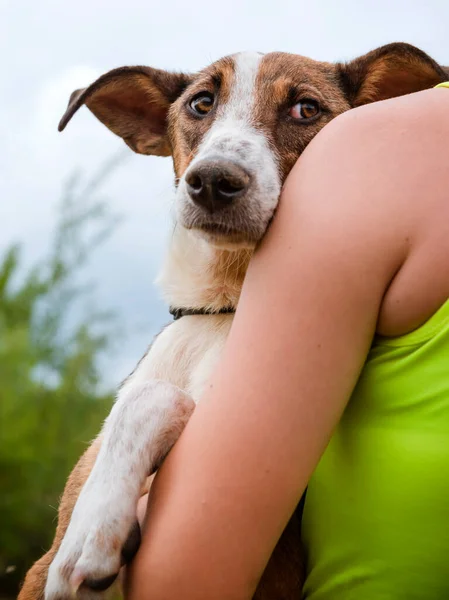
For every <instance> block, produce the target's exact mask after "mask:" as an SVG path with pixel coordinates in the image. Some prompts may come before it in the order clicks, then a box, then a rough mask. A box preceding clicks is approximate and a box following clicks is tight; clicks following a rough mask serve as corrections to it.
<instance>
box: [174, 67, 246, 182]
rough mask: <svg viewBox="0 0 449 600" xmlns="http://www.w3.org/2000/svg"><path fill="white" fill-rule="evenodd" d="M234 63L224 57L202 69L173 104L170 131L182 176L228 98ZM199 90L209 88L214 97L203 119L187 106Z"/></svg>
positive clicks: (178, 171)
mask: <svg viewBox="0 0 449 600" xmlns="http://www.w3.org/2000/svg"><path fill="white" fill-rule="evenodd" d="M234 66H235V65H234V59H233V58H232V57H225V58H222V59H221V60H219V61H217V62H216V63H213V64H212V65H211V66H209V67H207V68H206V69H204V70H203V71H200V72H199V73H198V75H197V76H196V77H195V78H194V79H193V81H192V83H191V84H190V85H189V87H188V88H187V89H186V90H185V92H184V93H183V94H182V95H181V96H180V97H179V98H178V99H177V100H176V102H175V103H174V104H173V106H172V107H171V109H170V113H169V120H168V135H169V138H170V143H171V147H172V150H173V164H174V170H175V174H176V177H177V178H179V177H182V175H183V173H184V172H185V170H186V169H187V167H188V166H189V164H190V162H191V161H192V159H193V158H194V156H195V154H196V151H197V149H198V146H199V144H200V143H201V141H202V140H203V139H204V137H205V135H206V134H207V132H208V130H209V129H210V128H211V127H212V125H213V123H214V120H215V117H216V115H217V112H218V111H219V107H220V106H222V105H223V104H225V103H226V102H227V101H228V99H229V95H230V93H231V88H232V83H233V81H234ZM200 92H209V93H211V94H213V95H214V97H215V103H214V107H213V108H212V110H211V111H210V113H209V114H208V115H207V117H206V118H203V119H201V118H197V117H195V116H194V115H193V114H191V112H190V111H189V109H188V108H187V105H188V103H189V101H190V100H191V99H192V98H193V97H194V96H195V95H196V94H198V93H200Z"/></svg>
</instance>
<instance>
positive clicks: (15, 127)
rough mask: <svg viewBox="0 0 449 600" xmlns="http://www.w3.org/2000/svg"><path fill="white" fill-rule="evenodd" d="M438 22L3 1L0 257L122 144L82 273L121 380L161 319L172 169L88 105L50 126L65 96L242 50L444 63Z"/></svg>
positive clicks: (349, 6) (325, 0) (393, 11)
mask: <svg viewBox="0 0 449 600" xmlns="http://www.w3.org/2000/svg"><path fill="white" fill-rule="evenodd" d="M448 23H449V2H448V1H447V0H440V1H438V0H428V1H427V2H422V0H377V1H375V0H340V1H339V0H320V2H300V1H298V0H276V1H275V2H274V1H266V0H259V1H255V0H250V1H245V0H226V1H225V2H224V1H221V0H216V1H214V0H211V1H210V2H206V3H203V2H200V3H195V2H189V1H187V0H165V1H164V2H161V1H155V0H147V1H143V0H127V1H126V2H125V1H121V2H118V1H117V0H77V1H76V2H64V1H62V0H39V1H36V0H0V57H1V62H2V74H1V79H0V92H1V94H0V253H1V252H2V251H3V250H4V249H5V247H6V246H7V245H9V244H10V243H11V242H13V241H22V242H23V243H24V246H25V250H26V255H25V256H26V259H27V260H32V259H33V258H34V257H39V256H42V255H43V254H44V253H45V251H46V250H47V248H48V240H49V236H50V234H51V231H52V227H53V226H54V219H55V205H56V203H57V200H58V198H59V196H60V192H61V189H62V187H63V184H64V181H66V180H67V178H68V177H69V176H70V174H72V173H73V171H74V170H75V169H80V170H81V171H82V172H83V173H85V174H86V175H87V176H89V175H93V174H94V173H95V171H96V170H97V169H98V168H100V167H101V165H102V164H103V163H104V161H105V160H107V159H110V158H111V157H113V156H115V155H117V154H118V153H120V152H123V156H124V160H123V162H122V163H121V165H120V167H119V168H118V169H117V170H116V171H115V173H114V174H113V175H112V177H111V178H110V179H109V181H108V182H107V184H106V185H105V186H104V190H103V191H104V193H105V194H106V195H107V196H108V198H109V199H110V204H111V208H112V209H113V210H114V211H116V212H118V213H120V214H122V215H123V216H124V222H123V224H122V225H121V227H120V228H119V229H118V231H117V233H116V234H115V235H114V237H113V238H112V239H111V240H110V241H109V242H108V243H107V244H106V245H105V246H104V247H103V248H102V249H101V250H100V251H99V252H97V254H96V257H95V260H94V261H93V264H92V266H91V267H90V271H89V277H90V279H92V280H94V281H95V282H96V288H95V298H96V302H97V304H99V305H101V306H104V307H107V308H115V309H117V310H119V311H120V313H121V314H122V315H123V316H124V318H125V322H126V332H127V335H126V336H125V338H124V340H123V344H120V348H119V349H118V351H117V354H116V356H115V358H114V359H113V360H112V361H111V362H110V363H109V364H108V365H107V367H106V370H107V372H106V373H105V380H106V381H111V382H116V381H118V380H119V379H121V378H122V377H123V376H125V375H126V374H127V372H128V371H129V370H130V369H131V368H132V366H133V365H134V363H135V362H136V361H137V359H138V358H139V356H140V354H141V353H142V352H143V351H144V349H145V346H146V344H147V343H148V342H149V341H150V339H151V337H152V336H153V334H154V333H155V332H156V331H157V330H158V328H159V327H160V326H161V324H163V323H164V322H166V321H167V313H166V308H165V307H164V305H163V303H162V302H161V301H160V300H159V297H158V293H157V290H156V288H155V287H154V285H153V283H152V282H153V280H154V277H155V275H156V273H157V269H158V265H160V262H161V259H162V255H163V251H164V245H165V242H166V238H167V233H168V231H169V226H170V225H169V224H170V219H169V208H170V203H171V200H172V194H173V190H172V180H171V164H170V159H161V158H153V157H142V156H137V155H134V154H133V153H132V152H131V151H128V150H126V147H125V146H124V144H123V142H121V140H119V139H118V138H116V137H114V135H113V134H112V133H110V132H109V131H108V130H107V129H106V128H104V127H103V126H102V125H101V124H100V123H99V122H97V121H96V120H95V118H94V117H93V116H92V115H91V114H90V113H89V112H88V111H87V110H81V111H80V113H79V114H78V115H77V116H76V118H75V119H74V120H73V122H72V123H70V126H69V127H68V128H67V130H66V132H64V134H58V132H57V130H56V127H57V123H58V120H59V118H60V116H61V115H62V113H63V112H64V110H65V107H66V104H67V100H68V97H69V94H70V93H71V92H72V91H73V90H74V89H76V88H78V87H82V86H85V85H87V84H89V83H90V82H92V81H93V80H94V79H95V78H96V77H97V76H98V75H100V74H101V73H103V72H105V71H107V70H109V69H111V68H113V67H117V66H121V65H127V64H128V65H130V64H148V65H151V66H155V67H159V68H167V69H175V70H186V71H194V70H196V69H199V68H201V67H203V66H205V65H207V64H208V63H210V62H212V61H213V60H215V59H217V58H219V57H220V56H223V55H226V54H230V53H233V52H236V51H239V50H260V51H262V52H269V51H272V50H283V51H287V52H294V53H298V54H304V55H308V56H311V57H312V58H316V59H321V60H344V59H349V58H352V57H355V56H357V55H358V54H362V53H364V52H366V51H368V50H370V49H372V48H374V47H376V46H379V45H381V44H384V43H388V42H392V41H407V42H410V43H413V44H415V45H417V46H419V47H421V48H422V49H423V50H425V51H426V52H428V53H429V54H430V55H432V56H433V57H434V58H435V59H436V60H438V61H440V62H441V63H444V64H449V33H448V25H447V24H448ZM448 106H449V104H448Z"/></svg>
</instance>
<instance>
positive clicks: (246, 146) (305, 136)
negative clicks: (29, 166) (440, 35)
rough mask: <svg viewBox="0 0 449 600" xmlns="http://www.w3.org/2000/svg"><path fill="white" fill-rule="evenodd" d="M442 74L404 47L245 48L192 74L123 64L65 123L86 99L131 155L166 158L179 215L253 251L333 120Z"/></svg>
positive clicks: (203, 232)
mask: <svg viewBox="0 0 449 600" xmlns="http://www.w3.org/2000/svg"><path fill="white" fill-rule="evenodd" d="M447 78H448V74H447V72H445V71H444V69H443V68H442V67H440V66H439V65H438V64H437V63H436V62H435V61H434V60H432V59H431V58H430V57H429V56H427V55H426V54H425V53H424V52H422V51H421V50H418V49H417V48H414V47H413V46H410V45H408V44H389V45H387V46H383V47H382V48H379V49H377V50H374V51H373V52H370V53H368V54H366V55H364V56H362V57H360V58H357V59H356V60H354V61H352V62H350V63H346V64H331V63H323V62H317V61H314V60H311V59H309V58H305V57H303V56H297V55H293V54H285V53H280V52H275V53H271V54H265V55H263V54H259V53H246V52H244V53H240V54H235V55H233V56H229V57H226V58H223V59H221V60H219V61H217V62H215V63H213V64H212V65H210V66H209V67H207V68H206V69H204V70H202V71H200V72H199V73H196V74H194V75H186V74H181V73H169V72H166V71H161V70H158V69H153V68H150V67H123V68H119V69H114V70H113V71H110V72H108V73H106V74H105V75H103V76H102V77H100V78H99V79H98V80H97V81H95V82H94V83H93V84H92V85H90V86H89V87H88V88H86V89H84V90H79V91H76V92H74V93H73V94H72V97H71V99H70V103H69V106H68V108H67V111H66V113H65V115H64V116H63V118H62V120H61V123H60V126H59V128H60V130H62V129H64V127H65V126H66V124H67V123H68V122H69V121H70V119H71V118H72V116H73V115H74V113H75V112H76V111H77V110H78V109H79V108H80V107H81V106H82V105H83V104H86V106H87V107H88V108H89V109H90V110H91V111H92V112H93V113H94V115H95V116H96V117H97V118H98V119H99V120H100V121H101V122H102V123H104V124H105V125H106V126H107V127H108V128H109V129H110V130H111V131H113V132H114V133H115V134H117V135H119V136H120V137H122V138H123V139H124V141H125V142H126V143H127V144H128V146H130V147H131V148H132V149H133V150H134V151H135V152H139V153H141V154H154V155H158V156H169V155H171V156H172V157H173V162H174V169H175V176H176V184H177V197H176V203H177V205H176V210H177V217H178V222H179V223H180V224H181V225H182V226H183V227H185V228H187V229H190V230H193V231H195V232H196V233H197V234H198V235H199V236H201V237H204V238H205V239H207V240H208V241H209V242H211V243H212V244H214V245H216V246H218V247H224V248H229V249H231V248H238V247H249V248H251V247H253V246H254V245H255V244H256V243H257V242H258V241H259V240H260V239H261V237H262V236H263V234H264V232H265V230H266V228H267V226H268V224H269V222H270V220H271V218H272V216H273V213H274V211H275V209H276V206H277V203H278V198H279V195H280V191H281V187H282V184H283V182H284V180H285V178H286V176H287V174H288V173H289V171H290V169H291V168H292V166H293V165H294V163H295V161H296V160H297V158H298V157H299V155H300V154H301V153H302V151H303V150H304V148H305V147H306V146H307V144H308V143H309V142H310V141H311V140H312V138H313V137H314V136H315V135H316V134H317V133H318V131H319V130H320V129H322V128H323V127H324V125H326V123H328V122H329V121H330V120H331V119H333V118H334V117H336V116H337V115H339V114H340V113H342V112H344V111H346V110H348V109H350V108H352V107H355V106H360V105H362V104H366V103H369V102H374V101H378V100H384V99H387V98H392V97H395V96H400V95H403V94H408V93H411V92H416V91H419V90H423V89H427V88H430V87H432V86H434V85H436V84H438V83H440V82H442V81H444V80H445V79H447Z"/></svg>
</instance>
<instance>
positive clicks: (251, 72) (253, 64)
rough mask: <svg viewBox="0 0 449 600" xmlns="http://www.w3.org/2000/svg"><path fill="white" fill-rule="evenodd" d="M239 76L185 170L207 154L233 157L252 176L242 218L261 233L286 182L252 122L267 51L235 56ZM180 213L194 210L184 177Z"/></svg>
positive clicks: (232, 159)
mask: <svg viewBox="0 0 449 600" xmlns="http://www.w3.org/2000/svg"><path fill="white" fill-rule="evenodd" d="M234 60H235V71H234V72H235V75H234V81H233V83H232V86H231V92H230V96H229V99H228V101H227V102H226V103H223V104H222V105H220V106H218V108H217V115H216V117H215V121H214V123H213V125H212V127H211V128H210V130H209V131H208V133H207V135H206V136H205V138H204V140H203V141H202V143H201V144H200V145H199V147H198V151H197V153H196V156H195V158H194V159H193V160H192V162H191V163H190V166H189V168H188V169H187V171H186V174H187V173H188V172H189V171H190V169H192V168H194V167H195V165H196V164H197V163H198V162H199V161H201V160H205V159H209V158H213V159H215V160H216V159H223V160H230V161H232V162H234V163H237V164H238V165H240V166H241V167H242V168H243V169H245V171H247V172H248V173H249V174H250V176H251V180H252V183H251V188H250V190H249V192H248V195H247V197H245V214H244V215H241V214H240V215H239V220H240V221H242V220H243V221H245V222H246V223H247V228H248V230H250V231H257V232H258V233H260V236H259V237H262V235H263V233H264V232H265V229H266V227H267V225H268V222H269V220H270V219H271V217H272V215H273V212H274V210H275V208H276V206H277V203H278V200H279V194H280V190H281V181H280V176H279V170H278V164H277V159H276V156H275V154H274V152H273V150H272V149H271V148H270V145H269V143H268V140H267V138H266V136H265V134H264V133H263V132H262V131H260V130H258V129H257V127H256V126H255V124H254V121H253V114H254V111H255V98H256V96H255V85H256V78H257V73H258V70H259V66H260V62H261V60H262V55H261V54H259V53H256V52H243V53H241V54H238V55H236V57H235V59H234ZM177 200H178V217H179V218H180V221H181V223H183V221H184V219H183V217H185V216H186V214H187V213H188V211H189V206H192V202H191V200H190V199H189V196H188V193H187V189H186V184H185V179H184V177H182V178H181V181H180V184H179V187H178V193H177Z"/></svg>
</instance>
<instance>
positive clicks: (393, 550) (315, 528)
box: [302, 300, 449, 600]
mask: <svg viewBox="0 0 449 600" xmlns="http://www.w3.org/2000/svg"><path fill="white" fill-rule="evenodd" d="M302 536H303V541H304V544H305V547H306V553H307V578H306V582H305V588H304V592H305V597H306V598H307V599H308V600H402V599H404V600H415V599H416V600H443V599H446V598H448V599H449V300H448V301H447V302H446V303H445V304H444V305H443V306H442V307H441V308H440V309H439V310H438V311H437V312H436V313H435V314H434V315H433V316H432V318H431V319H430V320H429V321H427V322H426V323H425V324H424V325H423V326H422V327H420V328H419V329H417V330H415V331H413V332H412V333H410V334H408V335H404V336H402V337H398V338H393V339H388V338H380V337H379V338H376V339H375V340H374V343H373V345H372V348H371V350H370V352H369V355H368V358H367V361H366V364H365V366H364V368H363V371H362V373H361V376H360V378H359V381H358V383H357V386H356V388H355V390H354V392H353V395H352V397H351V400H350V402H349V404H348V406H347V409H346V411H345V413H344V415H343V417H342V419H341V421H340V423H339V425H338V426H337V428H336V431H335V433H334V435H333V437H332V439H331V441H330V443H329V446H328V447H327V449H326V451H325V453H324V455H323V457H322V459H321V461H320V463H319V464H318V467H317V468H316V470H315V472H314V474H313V476H312V478H311V480H310V483H309V487H308V490H307V496H306V500H305V506H304V514H303V525H302Z"/></svg>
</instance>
